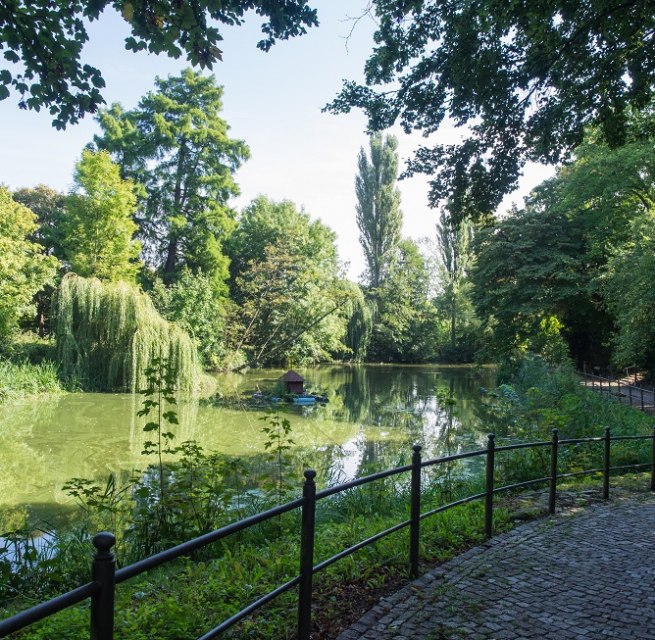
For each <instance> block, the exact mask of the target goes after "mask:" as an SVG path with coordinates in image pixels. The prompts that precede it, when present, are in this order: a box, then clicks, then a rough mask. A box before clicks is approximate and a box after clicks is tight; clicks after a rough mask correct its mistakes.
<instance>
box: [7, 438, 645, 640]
mask: <svg viewBox="0 0 655 640" xmlns="http://www.w3.org/2000/svg"><path fill="white" fill-rule="evenodd" d="M628 440H635V441H638V440H651V441H652V453H651V461H650V462H648V463H643V464H630V465H622V466H614V467H612V466H611V464H610V460H611V443H612V442H618V441H628ZM583 443H595V444H599V445H602V447H603V466H602V467H599V468H595V469H588V470H584V471H577V472H572V473H558V460H559V451H560V450H561V448H562V447H563V446H571V445H578V444H583ZM536 448H549V449H550V474H549V475H548V476H545V477H542V478H536V479H533V480H527V481H522V482H516V483H513V484H507V485H503V486H500V487H496V486H495V485H494V480H495V475H496V471H497V467H496V464H495V458H496V454H497V453H498V452H511V451H517V450H519V449H536ZM476 457H484V458H485V490H484V491H483V492H481V493H477V494H473V495H470V496H467V497H465V498H461V499H459V500H455V501H453V502H450V503H448V504H445V505H442V506H439V507H437V508H435V509H432V510H430V511H427V512H425V513H421V480H422V470H423V469H426V468H428V467H434V466H436V465H441V464H446V463H449V462H454V461H458V460H464V459H469V458H476ZM644 467H650V469H651V478H650V488H651V491H655V427H654V428H653V433H652V435H647V436H617V437H611V435H610V430H609V428H606V429H605V433H604V434H603V436H601V437H593V438H572V439H564V440H560V439H559V434H558V431H557V429H554V430H553V432H552V438H551V440H549V441H543V442H527V443H520V444H511V445H506V446H500V447H497V446H496V443H495V436H494V435H493V434H489V436H488V437H487V446H486V448H485V449H479V450H476V451H469V452H466V453H460V454H456V455H451V456H445V457H441V458H435V459H432V460H422V458H421V447H420V446H419V445H414V447H413V455H412V463H411V464H409V465H405V466H402V467H396V468H393V469H388V470H386V471H381V472H379V473H374V474H372V475H369V476H365V477H362V478H357V479H355V480H352V481H351V482H347V483H345V484H341V485H338V486H334V487H329V488H327V489H323V490H322V491H318V492H317V491H316V483H315V477H316V472H315V471H313V470H311V469H310V470H307V471H305V473H304V476H305V481H304V484H303V492H302V498H299V499H297V500H293V501H292V502H288V503H286V504H283V505H280V506H277V507H274V508H273V509H269V510H268V511H264V512H262V513H258V514H256V515H253V516H251V517H249V518H245V519H243V520H240V521H238V522H234V523H232V524H229V525H227V526H225V527H221V528H220V529H217V530H216V531H212V532H210V533H207V534H205V535H203V536H200V537H198V538H194V539H193V540H189V541H188V542H184V543H183V544H180V545H178V546H176V547H172V548H171V549H167V550H166V551H162V552H161V553H157V554H155V555H152V556H150V557H148V558H145V559H144V560H140V561H139V562H135V563H134V564H131V565H129V566H127V567H124V568H122V569H119V570H116V560H115V557H114V554H113V552H112V547H113V546H114V544H115V542H116V539H115V537H114V535H113V534H111V533H107V532H102V533H99V534H97V535H96V536H95V537H94V539H93V544H94V546H95V548H96V552H95V554H94V557H93V560H92V565H91V582H89V583H87V584H85V585H83V586H81V587H78V588H77V589H73V590H72V591H69V592H68V593H65V594H63V595H61V596H58V597H56V598H53V599H52V600H48V601H47V602H43V603H41V604H39V605H37V606H35V607H32V608H31V609H27V610H26V611H23V612H21V613H18V614H16V615H14V616H12V617H10V618H7V619H6V620H3V621H0V638H2V637H5V636H7V635H9V634H11V633H13V632H15V631H18V630H20V629H23V628H25V627H27V626H29V625H31V624H34V623H36V622H38V621H40V620H43V619H44V618H47V617H48V616H51V615H53V614H55V613H57V612H59V611H62V610H63V609H66V608H67V607H70V606H72V605H75V604H78V603H80V602H83V601H84V600H87V599H89V598H90V599H91V612H90V636H89V637H90V638H91V640H113V634H114V594H115V587H116V585H118V584H120V583H121V582H125V581H126V580H129V579H130V578H134V577H135V576H138V575H140V574H142V573H144V572H145V571H149V570H151V569H154V568H156V567H159V566H160V565H162V564H165V563H167V562H170V561H171V560H174V559H176V558H179V557H181V556H185V555H188V554H189V553H191V552H193V551H196V550H198V549H200V548H202V547H205V546H207V545H208V544H211V543H213V542H216V541H218V540H221V539H224V538H227V537H228V536H231V535H233V534H235V533H237V532H239V531H243V530H244V529H248V528H249V527H252V526H254V525H256V524H259V523H262V522H265V521H267V520H270V519H271V518H274V517H276V516H279V515H282V514H284V513H288V512H290V511H293V510H295V509H301V525H300V558H299V565H300V570H299V574H298V575H297V576H296V577H294V578H292V579H291V580H288V581H287V582H285V583H284V584H282V585H280V586H278V587H277V588H276V589H274V590H273V591H271V592H269V593H267V594H266V595H264V596H262V597H261V598H259V599H258V600H255V601H254V602H252V603H250V604H249V605H248V606H247V607H245V608H243V609H242V610H241V611H239V612H238V613H236V614H234V615H233V616H231V617H230V618H228V619H227V620H224V621H222V622H221V623H220V624H218V625H217V626H216V627H214V628H213V629H211V630H210V631H208V632H207V633H205V634H204V635H203V636H202V637H201V638H200V639H199V640H210V639H211V638H216V637H217V636H218V635H220V634H221V633H222V632H223V631H226V630H227V629H229V628H230V627H232V626H233V625H235V624H236V623H237V622H239V621H240V620H242V619H243V618H245V617H246V616H247V615H249V614H251V613H252V612H254V611H256V610H257V609H259V608H260V607H262V606H263V605H265V604H266V603H268V602H270V601H271V600H273V599H275V598H276V597H277V596H279V595H281V594H283V593H285V592H286V591H289V590H290V589H292V588H294V587H296V586H297V587H298V638H299V640H309V638H310V631H311V624H312V581H313V576H314V574H316V573H318V572H320V571H322V570H323V569H325V568H327V567H329V566H330V565H332V564H334V563H335V562H337V561H338V560H341V559H342V558H345V557H347V556H349V555H351V554H353V553H355V552H356V551H358V550H359V549H362V548H363V547H365V546H368V545H370V544H373V543H374V542H376V541H377V540H380V539H381V538H383V537H385V536H388V535H390V534H391V533H394V532H396V531H399V530H401V529H404V528H406V527H409V549H408V565H409V574H410V576H411V577H417V576H418V573H419V560H420V559H419V542H420V524H421V521H422V520H424V519H426V518H428V517H431V516H433V515H435V514H438V513H442V512H443V511H446V510H447V509H452V508H453V507H456V506H459V505H462V504H466V503H468V502H472V501H474V500H481V499H484V505H485V506H484V531H485V534H486V536H487V537H491V536H492V535H493V510H494V495H496V494H499V493H503V492H508V491H514V490H518V489H523V488H526V487H530V486H533V485H537V484H546V483H547V484H548V487H549V491H548V494H549V495H548V512H549V513H550V514H553V513H555V507H556V500H557V483H558V480H561V479H564V478H571V477H574V476H581V475H588V474H593V473H599V472H600V473H602V474H603V488H602V491H603V499H605V500H608V499H609V489H610V485H609V479H610V473H611V472H612V471H626V470H628V469H639V468H644ZM402 473H410V474H411V480H410V496H409V500H410V505H409V507H410V517H409V520H405V521H403V522H400V523H398V524H396V525H394V526H392V527H390V528H388V529H386V530H384V531H381V532H379V533H377V534H375V535H374V536H371V537H370V538H367V539H366V540H362V541H361V542H358V543H357V544H355V545H353V546H351V547H348V548H347V549H344V550H343V551H341V552H339V553H337V554H336V555H334V556H332V557H330V558H328V559H327V560H324V561H322V562H320V563H319V564H314V542H315V514H316V504H317V502H318V501H319V500H323V499H325V498H328V497H330V496H333V495H336V494H339V493H342V492H344V491H347V490H349V489H353V488H355V487H359V486H362V485H365V484H369V483H371V482H374V481H377V480H382V479H384V478H389V477H392V476H397V475H399V474H402Z"/></svg>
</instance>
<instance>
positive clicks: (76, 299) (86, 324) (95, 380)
mask: <svg viewBox="0 0 655 640" xmlns="http://www.w3.org/2000/svg"><path fill="white" fill-rule="evenodd" d="M55 330H56V337H57V359H58V361H59V365H60V369H61V372H62V375H63V376H64V377H66V378H76V379H78V380H79V381H80V382H81V384H82V385H83V386H84V387H86V388H91V389H97V390H124V391H130V392H132V393H134V392H136V391H138V390H139V389H141V388H143V387H145V386H146V384H147V376H146V370H147V369H148V368H149V367H150V366H151V362H152V361H153V359H154V358H157V357H163V358H166V360H167V361H168V362H170V364H171V366H172V367H173V370H174V371H175V378H176V387H177V388H178V389H183V390H189V389H192V388H194V387H195V386H196V385H197V384H198V380H199V377H200V366H199V363H198V354H197V351H196V348H195V346H194V344H193V342H192V340H191V338H190V337H189V336H188V334H186V333H185V332H184V331H183V330H182V329H181V328H180V327H178V326H177V325H176V324H175V323H172V322H168V321H167V320H165V319H164V318H162V317H161V315H160V314H159V313H158V312H157V310H156V309H155V307H154V305H153V304H152V302H151V300H150V299H149V298H148V296H147V295H145V294H144V293H143V292H141V291H140V290H139V289H138V288H137V287H135V286H133V285H130V284H127V283H126V282H116V283H109V282H101V281H100V280H97V279H95V278H81V277H80V276H77V275H76V274H74V273H69V274H67V275H66V276H64V277H63V278H62V281H61V285H60V287H59V290H58V292H57V300H56V305H55Z"/></svg>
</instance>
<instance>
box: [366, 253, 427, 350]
mask: <svg viewBox="0 0 655 640" xmlns="http://www.w3.org/2000/svg"><path fill="white" fill-rule="evenodd" d="M428 291H429V272H428V268H427V265H426V262H425V259H424V258H423V256H422V255H421V252H420V251H419V248H418V246H417V245H416V244H415V243H414V242H413V241H412V240H402V241H401V242H400V243H399V245H398V247H397V248H396V252H395V255H394V260H393V262H392V264H391V267H390V270H389V275H388V276H387V278H386V279H385V280H384V282H383V283H382V285H381V286H380V287H379V288H378V289H376V290H375V291H372V292H370V295H371V297H372V298H373V303H374V304H375V305H376V307H375V308H376V312H375V313H374V314H373V331H372V336H371V344H370V346H369V349H368V357H369V359H370V360H373V361H380V362H425V361H428V360H430V359H431V358H434V356H435V353H436V340H435V337H436V333H435V331H436V329H437V324H436V314H435V309H434V306H433V305H431V304H430V303H429V302H428Z"/></svg>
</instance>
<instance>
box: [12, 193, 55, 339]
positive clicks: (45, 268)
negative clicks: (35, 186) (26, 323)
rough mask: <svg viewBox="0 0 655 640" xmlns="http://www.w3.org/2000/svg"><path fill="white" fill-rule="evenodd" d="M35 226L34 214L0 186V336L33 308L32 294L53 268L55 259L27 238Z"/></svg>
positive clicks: (48, 276)
mask: <svg viewBox="0 0 655 640" xmlns="http://www.w3.org/2000/svg"><path fill="white" fill-rule="evenodd" d="M37 228H38V227H37V224H36V216H35V215H34V214H33V213H32V212H31V211H30V210H29V209H28V208H27V207H25V206H23V205H22V204H19V203H18V202H16V201H15V200H14V199H13V198H12V197H11V193H10V192H9V191H8V190H7V189H6V188H4V187H2V186H0V273H1V274H2V277H1V278H0V340H6V339H7V338H8V337H9V335H10V334H11V333H13V332H15V331H16V330H17V328H18V323H19V322H20V320H22V319H23V318H24V317H25V316H28V315H30V314H33V313H34V312H35V307H34V302H33V300H34V296H35V295H36V294H37V293H38V292H39V291H40V290H41V289H42V288H43V287H44V286H46V285H47V284H48V283H50V282H52V280H53V278H54V275H55V272H56V268H57V264H58V261H57V259H56V258H54V257H52V256H46V255H44V254H43V253H42V249H43V247H42V246H41V245H39V244H37V243H35V242H33V241H31V240H30V239H29V238H30V236H31V235H32V234H34V233H35V232H36V230H37Z"/></svg>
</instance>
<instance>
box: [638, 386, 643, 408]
mask: <svg viewBox="0 0 655 640" xmlns="http://www.w3.org/2000/svg"><path fill="white" fill-rule="evenodd" d="M639 394H640V395H641V410H642V411H643V410H644V390H643V389H639Z"/></svg>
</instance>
